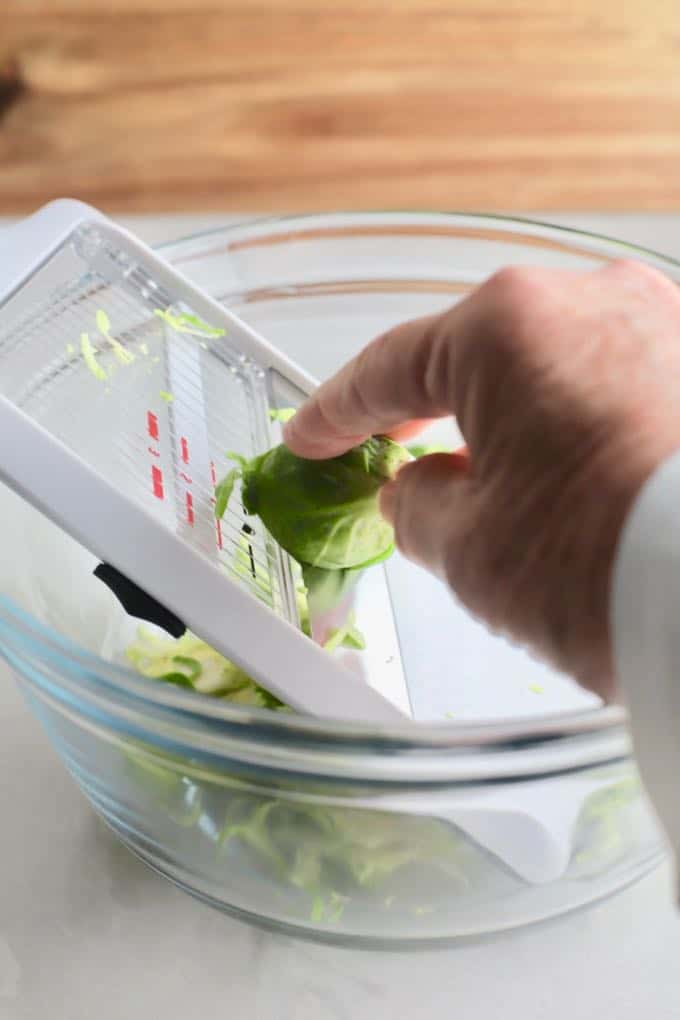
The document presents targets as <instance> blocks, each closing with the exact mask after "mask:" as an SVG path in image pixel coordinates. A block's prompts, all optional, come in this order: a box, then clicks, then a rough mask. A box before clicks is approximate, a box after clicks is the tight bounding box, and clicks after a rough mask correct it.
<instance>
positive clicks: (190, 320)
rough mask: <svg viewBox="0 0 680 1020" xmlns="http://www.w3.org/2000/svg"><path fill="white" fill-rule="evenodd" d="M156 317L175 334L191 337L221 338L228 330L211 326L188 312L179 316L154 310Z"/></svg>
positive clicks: (166, 311) (158, 309)
mask: <svg viewBox="0 0 680 1020" xmlns="http://www.w3.org/2000/svg"><path fill="white" fill-rule="evenodd" d="M154 315H157V316H158V318H159V319H162V320H163V321H164V322H165V323H167V325H168V326H170V328H171V329H173V330H174V331H175V333H186V334H188V335H189V336H199V337H200V336H206V335H207V336H212V337H220V336H224V335H225V332H226V330H224V329H222V328H221V327H219V326H211V325H210V324H209V323H207V322H203V320H202V319H199V318H198V316H196V315H189V314H188V313H187V312H181V313H180V314H179V315H175V314H174V313H173V312H171V311H170V310H169V309H166V310H165V311H163V310H162V309H161V308H154Z"/></svg>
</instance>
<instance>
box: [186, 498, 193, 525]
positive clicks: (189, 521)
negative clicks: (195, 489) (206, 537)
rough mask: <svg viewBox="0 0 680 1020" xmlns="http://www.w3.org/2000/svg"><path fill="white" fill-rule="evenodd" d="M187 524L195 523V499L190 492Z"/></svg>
mask: <svg viewBox="0 0 680 1020" xmlns="http://www.w3.org/2000/svg"><path fill="white" fill-rule="evenodd" d="M187 522H188V523H189V524H193V523H194V498H193V496H192V495H191V493H190V492H187Z"/></svg>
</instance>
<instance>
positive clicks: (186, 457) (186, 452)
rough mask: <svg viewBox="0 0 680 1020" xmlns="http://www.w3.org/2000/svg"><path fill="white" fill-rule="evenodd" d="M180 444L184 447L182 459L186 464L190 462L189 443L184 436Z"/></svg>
mask: <svg viewBox="0 0 680 1020" xmlns="http://www.w3.org/2000/svg"><path fill="white" fill-rule="evenodd" d="M180 446H181V448H182V460H183V461H184V463H185V464H188V463H189V444H188V443H187V441H186V439H185V438H184V436H182V438H181V440H180Z"/></svg>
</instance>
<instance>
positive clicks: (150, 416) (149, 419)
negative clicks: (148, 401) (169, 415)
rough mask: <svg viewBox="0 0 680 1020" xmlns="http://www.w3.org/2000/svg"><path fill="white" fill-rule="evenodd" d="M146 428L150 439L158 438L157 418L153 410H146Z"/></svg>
mask: <svg viewBox="0 0 680 1020" xmlns="http://www.w3.org/2000/svg"><path fill="white" fill-rule="evenodd" d="M146 428H147V432H148V433H149V435H150V436H151V438H152V439H158V435H159V432H158V418H157V417H156V415H155V414H154V413H153V411H147V412H146Z"/></svg>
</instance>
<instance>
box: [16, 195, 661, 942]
mask: <svg viewBox="0 0 680 1020" xmlns="http://www.w3.org/2000/svg"><path fill="white" fill-rule="evenodd" d="M163 253H164V255H165V256H166V257H167V258H169V259H170V260H171V261H172V262H173V263H175V264H176V265H177V266H178V267H179V268H180V269H181V270H182V271H183V272H185V273H186V274H188V275H189V276H190V277H192V278H193V280H194V281H195V282H197V283H198V284H199V285H200V286H202V287H204V288H205V289H206V290H208V291H209V292H210V293H211V294H213V295H214V296H216V297H218V298H219V299H220V300H221V301H223V302H224V303H225V304H227V305H229V306H230V307H232V308H233V309H234V310H235V311H236V312H237V313H238V314H239V315H240V316H242V317H243V318H244V319H246V320H247V321H249V322H250V323H251V324H252V325H253V326H254V327H255V328H256V329H258V330H260V331H261V332H262V333H263V334H264V335H265V336H267V337H268V338H269V339H270V340H271V341H272V342H273V343H274V344H276V345H277V346H279V347H281V348H282V349H284V350H285V351H286V353H288V354H289V355H290V356H291V357H293V358H294V359H295V360H297V361H299V362H301V363H302V365H303V366H304V367H305V368H306V369H308V370H309V371H310V372H312V373H313V374H314V375H316V376H317V377H318V378H320V379H321V378H323V377H325V376H327V375H328V374H329V373H331V372H332V371H333V370H334V369H336V368H337V367H338V366H339V365H340V364H341V363H343V362H344V361H345V360H347V358H348V357H350V356H351V355H352V354H354V353H355V352H356V351H358V350H359V349H360V348H361V347H362V345H363V344H364V343H366V341H367V340H369V339H370V338H371V337H372V336H374V335H376V334H377V333H379V332H381V331H382V330H384V329H385V328H386V327H388V326H389V325H391V324H392V323H395V322H397V321H399V320H403V319H406V318H410V317H413V316H416V315H422V314H425V313H429V312H433V311H436V310H438V309H442V308H444V307H445V306H447V305H449V304H451V303H452V302H454V301H455V300H458V299H459V298H460V297H461V296H462V295H464V294H465V293H466V292H467V291H468V290H469V289H470V288H471V287H474V286H475V285H476V284H478V283H479V282H480V281H482V280H483V279H485V278H486V277H488V276H489V275H490V274H491V273H493V272H494V271H495V270H497V269H498V268H500V267H501V266H503V265H506V264H510V263H514V264H540V265H543V266H562V267H572V268H579V267H594V266H597V265H600V264H602V263H604V262H607V261H608V260H611V259H613V258H618V257H621V256H629V257H630V256H632V257H635V258H638V259H641V260H644V261H646V262H648V263H650V264H653V265H656V266H657V267H659V268H661V269H662V270H664V271H665V272H666V273H668V274H669V275H670V276H671V277H673V278H674V279H680V266H678V265H677V264H676V263H675V262H673V261H672V260H669V259H665V258H663V257H661V256H658V255H655V254H653V253H651V252H647V251H641V250H639V249H634V248H631V247H630V246H627V245H624V244H621V243H619V242H615V241H611V240H607V239H604V238H598V237H595V236H593V235H589V234H585V233H580V232H574V231H569V230H564V229H559V228H555V227H550V226H545V225H540V224H536V223H530V222H526V221H520V220H512V219H503V218H499V217H486V216H472V215H435V214H422V215H418V214H406V213H404V214H401V213H395V214H387V213H385V214H358V215H328V216H313V217H302V218H295V219H280V220H264V221H258V222H251V223H247V224H244V225H241V226H238V227H232V228H228V229H223V230H215V231H211V232H208V233H205V234H202V235H200V236H196V237H193V238H189V239H187V240H183V241H180V242H177V243H174V244H171V245H168V246H165V247H164V249H163ZM444 429H445V431H446V429H448V430H449V431H448V432H447V435H450V431H451V426H450V425H447V426H444ZM3 520H4V522H5V537H6V542H7V556H5V557H4V560H5V562H4V565H3V567H2V569H1V570H0V590H2V591H3V593H4V594H3V597H2V599H1V600H0V651H1V652H2V655H3V656H4V657H5V658H6V659H7V661H8V662H9V664H10V666H11V667H12V669H13V670H14V672H15V674H16V676H17V677H18V679H19V683H20V685H21V688H22V690H23V692H24V694H25V697H26V699H27V701H28V703H29V705H30V706H31V708H32V709H33V711H34V712H35V713H36V715H37V716H38V717H39V718H40V719H41V721H42V723H43V724H44V727H45V729H46V731H47V734H48V735H49V738H50V739H51V740H52V741H53V743H54V745H55V747H56V748H57V750H58V752H59V754H60V755H61V758H62V760H63V761H64V763H65V764H66V766H67V768H68V769H69V770H70V772H71V774H72V775H73V777H74V778H75V780H76V782H77V783H78V784H79V785H80V787H81V788H82V790H83V792H84V793H85V795H86V796H87V797H88V798H89V800H90V801H91V803H92V804H93V806H94V808H95V810H96V811H98V812H99V814H100V815H101V817H102V818H103V819H104V820H105V821H106V822H107V823H108V825H109V826H110V827H111V829H113V831H114V832H115V833H116V834H117V835H118V837H119V838H120V839H121V840H122V841H123V842H124V843H125V844H126V845H127V846H128V847H129V848H130V849H131V850H133V851H134V852H135V853H136V854H138V855H139V856H140V857H141V858H142V859H143V860H144V861H146V862H147V863H148V864H149V865H150V866H151V867H153V868H155V869H156V870H157V871H159V872H160V873H161V874H163V875H164V876H166V877H167V878H169V879H171V880H172V881H173V882H175V883H176V884H177V885H179V886H181V887H182V888H184V889H185V890H187V891H188V892H190V893H191V894H193V895H194V896H197V897H199V898H201V899H202V900H205V901H206V902H208V903H211V904H212V905H214V906H216V907H218V908H220V909H222V910H224V911H227V912H228V913H231V914H234V915H236V916H238V917H241V918H243V919H245V920H248V921H251V922H254V923H257V924H261V925H264V926H267V927H270V928H274V929H279V930H283V931H286V932H289V933H293V934H297V935H301V936H307V937H311V938H316V939H321V940H326V941H332V942H338V943H344V944H356V945H361V944H364V945H367V946H375V947H399V948H403V947H405V946H421V945H423V946H426V945H432V944H439V943H448V942H450V941H452V940H456V939H463V938H470V937H479V936H483V935H488V934H492V933H498V932H501V931H508V930H511V929H513V928H516V927H518V926H521V925H525V924H529V923H533V922H537V921H542V920H545V919H547V918H552V917H556V916H558V915H560V914H564V913H566V912H568V911H572V910H575V909H577V908H579V907H583V906H585V905H587V904H590V903H592V902H594V901H596V900H598V899H601V898H602V897H605V896H607V895H610V894H612V893H614V892H616V891H617V890H620V889H622V888H623V887H625V886H626V885H627V884H629V883H631V882H633V881H635V880H637V879H638V878H639V877H640V876H641V875H643V874H644V873H645V872H647V871H648V870H649V869H650V868H651V867H652V866H653V865H654V864H655V863H657V862H658V861H659V860H660V858H661V855H662V849H661V847H662V844H661V840H660V836H659V833H658V831H657V829H656V827H655V823H654V821H653V815H652V813H651V812H650V809H649V807H648V804H647V802H646V800H645V797H644V795H643V793H642V792H641V789H640V785H639V782H638V778H637V775H636V772H635V768H634V765H633V762H632V759H631V755H630V745H629V740H628V736H627V731H626V727H625V715H624V713H623V711H622V710H621V709H619V708H614V707H609V708H605V707H604V706H602V705H601V704H599V703H598V702H597V699H595V698H592V697H590V696H588V695H586V694H584V693H583V692H582V691H580V690H579V689H578V688H577V687H576V686H575V685H574V684H572V683H571V682H570V681H569V680H568V679H567V678H564V677H559V676H556V675H553V674H552V673H551V672H550V671H549V670H547V669H546V668H545V667H544V666H543V665H541V664H540V663H537V662H535V661H534V660H533V659H531V658H530V657H529V656H528V655H526V654H525V653H524V652H523V651H522V650H521V649H518V648H514V647H512V646H511V645H509V644H507V643H506V642H503V641H500V640H499V639H496V638H493V637H491V636H489V635H488V634H487V633H486V631H485V630H484V629H483V628H481V627H479V625H477V624H476V623H475V622H474V621H472V620H470V619H469V618H468V617H467V614H465V613H464V612H463V610H462V609H461V608H460V607H459V606H457V605H456V604H455V602H453V601H451V600H450V598H449V596H448V595H446V594H445V593H444V592H443V590H442V589H440V588H436V589H435V587H433V586H432V585H433V582H431V580H430V579H428V578H427V577H426V575H424V574H422V572H419V573H418V580H414V578H415V575H414V574H408V573H406V574H404V575H401V574H400V571H403V570H405V569H408V568H406V567H405V566H404V565H403V564H400V562H399V560H398V559H397V560H396V561H395V564H396V565H395V566H394V570H395V571H396V573H395V575H394V578H396V580H394V583H393V585H392V593H393V598H394V602H395V611H396V614H397V618H398V621H399V627H400V641H401V643H402V647H403V652H404V658H405V662H406V665H407V670H408V676H409V685H410V693H411V697H412V700H413V702H414V706H415V707H416V709H417V710H418V714H419V715H420V716H421V717H422V718H423V719H424V720H425V721H424V722H423V724H422V728H421V729H420V730H419V732H418V735H417V736H414V733H413V730H412V729H406V728H404V729H403V730H399V729H393V730H389V731H388V730H381V731H376V730H375V729H371V728H370V727H367V726H365V725H361V724H356V725H351V726H350V725H333V724H329V723H320V722H318V721H315V720H312V719H308V718H302V717H296V716H293V715H291V714H281V713H273V712H268V711H266V710H262V709H253V708H249V707H244V706H239V705H235V704H230V703H226V702H224V701H219V700H216V699H211V698H209V697H206V696H201V695H197V694H194V693H191V692H187V691H186V690H182V689H180V688H178V687H173V686H169V685H165V684H162V683H159V682H157V681H153V680H147V679H144V678H142V677H139V676H137V675H136V674H134V673H133V672H131V671H130V670H129V669H126V668H125V667H124V666H122V665H121V664H120V659H119V658H117V657H116V642H117V641H118V642H119V641H120V635H121V633H124V632H125V633H127V632H126V631H125V621H121V619H120V610H119V608H118V607H117V603H115V600H113V599H112V598H109V595H108V593H106V592H105V590H104V589H103V587H99V588H98V587H97V586H96V584H97V583H96V582H94V581H93V580H92V577H91V562H90V561H89V560H88V559H87V557H86V555H85V553H84V550H81V549H80V547H78V546H76V545H75V543H73V542H71V540H69V539H66V537H65V536H63V535H62V534H61V533H60V532H58V531H57V530H56V529H55V528H54V527H53V526H52V525H50V524H48V523H47V522H46V521H43V520H42V518H38V517H37V515H35V514H33V512H30V513H29V512H28V511H27V510H26V508H25V507H24V505H23V504H21V503H20V502H19V501H18V499H17V498H16V497H14V496H12V495H11V494H9V493H7V492H5V493H4V495H3ZM84 557H85V558H84ZM413 569H415V568H413ZM400 578H401V581H400ZM423 606H426V607H427V611H426V612H423ZM116 614H118V615H116ZM128 622H129V621H128ZM369 637H370V636H369ZM263 640H266V635H263ZM452 648H455V660H452V651H451V649H452ZM282 668H285V664H282ZM527 797H528V798H529V800H527ZM532 798H534V799H533V800H532ZM532 803H533V804H540V805H542V807H541V810H543V811H544V812H545V808H546V805H549V806H550V811H549V812H548V815H549V817H548V818H547V823H546V824H547V826H548V829H549V830H550V832H549V834H551V835H552V836H554V835H555V833H557V835H558V836H559V839H558V843H559V840H560V839H561V845H562V848H563V850H564V851H565V852H564V853H563V856H562V857H560V856H559V854H557V857H555V855H554V854H553V859H552V865H551V868H548V869H547V871H546V872H545V873H543V874H542V875H538V876H536V875H534V876H533V877H527V874H526V872H525V871H524V870H523V869H522V868H521V867H519V868H518V867H517V866H516V861H515V862H509V860H508V858H507V856H506V855H504V854H503V852H502V848H501V849H499V845H498V841H497V839H496V837H497V835H498V833H503V834H507V833H508V832H510V831H511V830H512V831H513V832H515V831H516V832H517V833H521V832H525V831H528V832H530V834H533V837H534V842H533V843H531V844H530V846H531V847H532V848H533V849H529V850H527V851H526V852H527V853H529V854H533V853H539V852H541V850H542V848H543V849H545V846H546V845H547V844H546V843H545V839H544V837H545V829H541V828H540V826H539V827H538V828H537V827H536V825H535V824H534V823H535V817H534V816H533V814H532V808H531V804H532ZM480 804H481V805H482V809H483V810H485V809H488V810H492V806H493V812H495V813H494V814H493V819H492V824H491V827H490V829H487V831H486V835H485V831H484V828H483V826H482V829H480V827H479V825H477V827H476V828H475V826H474V825H472V826H469V825H468V826H466V825H465V824H462V823H460V819H461V817H468V818H469V817H470V816H469V814H468V816H465V815H464V811H463V815H461V810H463V809H466V808H469V807H470V806H474V805H477V806H479V805H480ZM527 804H529V807H528V808H527ZM544 821H545V817H544ZM513 826H515V827H517V828H516V830H515V829H513ZM527 827H528V828H527ZM536 840H538V842H536ZM542 840H543V842H542ZM548 843H550V839H548ZM553 849H554V847H553ZM534 863H535V859H534Z"/></svg>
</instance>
